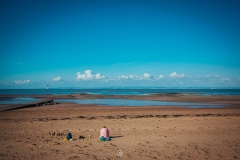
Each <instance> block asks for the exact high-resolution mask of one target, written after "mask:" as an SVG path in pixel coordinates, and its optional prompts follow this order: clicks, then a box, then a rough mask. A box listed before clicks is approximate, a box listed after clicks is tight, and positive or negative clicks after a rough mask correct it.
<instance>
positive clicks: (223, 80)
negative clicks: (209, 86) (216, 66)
mask: <svg viewBox="0 0 240 160" xmlns="http://www.w3.org/2000/svg"><path fill="white" fill-rule="evenodd" d="M221 81H222V82H226V81H231V79H230V78H223V77H222V78H221Z"/></svg>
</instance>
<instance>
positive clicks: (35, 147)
mask: <svg viewBox="0 0 240 160" xmlns="http://www.w3.org/2000/svg"><path fill="white" fill-rule="evenodd" d="M64 96H65V98H66V97H71V98H83V97H85V98H86V96H88V98H89V97H90V98H96V97H98V95H95V96H93V95H91V96H89V95H80V96H79V95H64ZM64 96H63V95H61V96H57V97H56V96H54V97H51V98H52V99H54V98H55V99H57V98H62V97H64ZM112 97H113V96H110V98H112ZM133 97H134V96H133ZM133 97H131V96H126V97H121V98H128V99H134V98H133ZM209 97H210V98H209ZM48 98H49V97H48ZM100 98H102V97H100ZM104 98H106V97H104ZM114 98H116V97H114ZM118 98H119V97H118ZM136 99H148V100H153V99H155V100H163V99H165V101H167V100H169V101H176V102H178V101H179V102H180V101H184V102H186V101H187V102H211V103H216V102H217V103H223V104H230V107H226V108H194V109H191V108H181V107H178V106H175V107H166V106H156V107H152V106H145V107H114V106H97V105H79V104H71V103H62V104H54V105H49V106H39V107H34V108H25V109H19V110H12V111H6V112H0V130H1V132H0V134H1V139H0V141H1V143H0V159H6V160H8V159H9V160H10V159H49V160H52V159H60V160H61V159H64V160H65V159H240V136H239V135H240V99H239V97H238V96H208V97H205V96H195V95H188V96H184V95H164V96H163V95H160V96H159V95H153V96H141V97H140V96H136ZM2 106H3V105H2ZM0 107H1V106H0ZM5 107H6V106H5ZM104 125H105V126H107V127H108V128H109V130H110V136H111V137H112V140H111V141H105V142H101V141H99V131H100V129H101V127H102V126H104ZM68 132H70V133H72V135H73V139H74V140H73V141H66V140H64V138H65V135H66V134H67V133H68ZM88 135H91V138H87V137H88ZM79 136H84V137H86V138H85V139H79ZM119 150H120V152H118V151H119ZM117 153H120V154H118V155H117ZM121 153H122V155H121Z"/></svg>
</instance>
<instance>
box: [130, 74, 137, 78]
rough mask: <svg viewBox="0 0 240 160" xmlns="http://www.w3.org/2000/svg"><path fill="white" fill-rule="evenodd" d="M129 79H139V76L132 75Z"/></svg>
mask: <svg viewBox="0 0 240 160" xmlns="http://www.w3.org/2000/svg"><path fill="white" fill-rule="evenodd" d="M129 78H131V79H139V76H135V75H133V74H131V75H130V76H129Z"/></svg>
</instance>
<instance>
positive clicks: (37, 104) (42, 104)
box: [0, 100, 54, 112]
mask: <svg viewBox="0 0 240 160" xmlns="http://www.w3.org/2000/svg"><path fill="white" fill-rule="evenodd" d="M53 104H54V102H53V100H43V101H39V102H36V103H28V104H21V105H11V106H6V107H1V108H0V112H3V111H10V110H17V109H23V108H31V107H40V106H46V105H53Z"/></svg>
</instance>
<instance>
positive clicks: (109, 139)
mask: <svg viewBox="0 0 240 160" xmlns="http://www.w3.org/2000/svg"><path fill="white" fill-rule="evenodd" d="M100 141H111V138H105V137H103V136H102V137H100Z"/></svg>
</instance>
